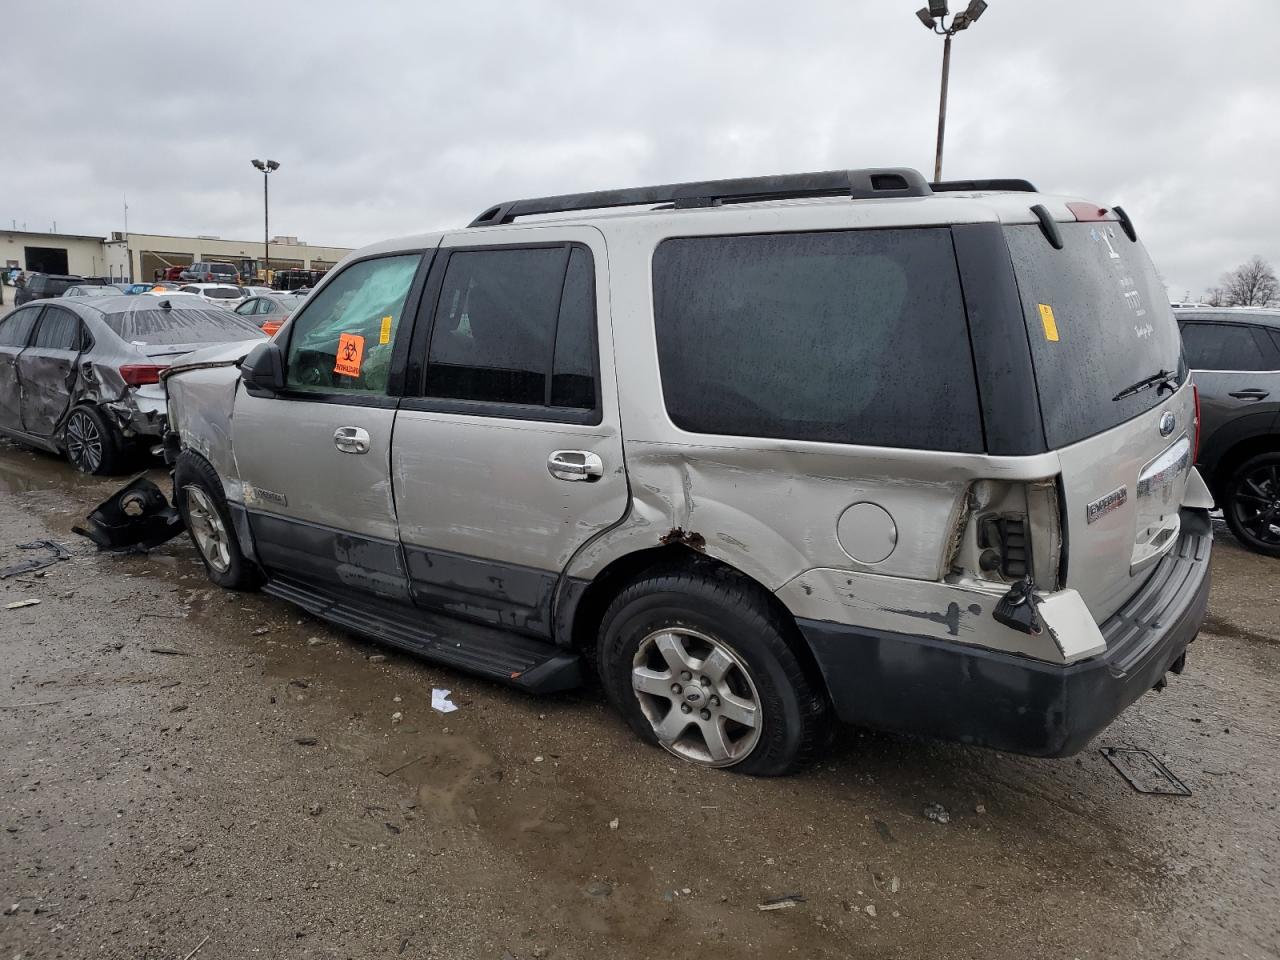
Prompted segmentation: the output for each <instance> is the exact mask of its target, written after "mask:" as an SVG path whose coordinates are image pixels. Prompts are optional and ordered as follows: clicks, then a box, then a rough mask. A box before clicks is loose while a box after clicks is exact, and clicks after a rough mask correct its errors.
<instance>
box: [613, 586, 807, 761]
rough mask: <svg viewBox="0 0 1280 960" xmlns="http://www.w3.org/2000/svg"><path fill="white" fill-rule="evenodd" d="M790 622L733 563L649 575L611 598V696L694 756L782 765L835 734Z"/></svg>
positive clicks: (803, 757)
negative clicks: (829, 729) (732, 569)
mask: <svg viewBox="0 0 1280 960" xmlns="http://www.w3.org/2000/svg"><path fill="white" fill-rule="evenodd" d="M792 634H794V627H793V626H790V625H788V624H787V623H786V622H784V620H783V619H782V617H781V616H780V615H779V614H778V612H777V611H775V610H774V609H772V608H771V607H770V605H769V603H768V602H767V600H766V598H765V596H764V595H762V594H761V592H760V591H759V588H757V587H755V585H754V584H752V583H750V582H749V581H747V580H746V579H745V578H743V577H741V576H739V575H736V574H733V573H732V572H730V571H724V570H715V571H708V572H706V573H690V572H678V573H676V572H673V573H666V574H656V575H651V576H649V577H646V578H644V579H642V580H640V581H638V582H637V583H634V584H632V585H631V586H630V587H628V588H627V589H625V590H624V591H623V592H622V593H621V594H619V595H618V597H617V598H616V599H615V600H614V601H613V603H612V604H611V605H610V606H609V609H608V610H607V611H606V613H605V616H604V620H603V622H602V624H601V631H600V640H599V646H598V662H599V668H600V677H601V680H602V681H603V683H604V688H605V693H606V694H607V696H608V697H609V700H610V702H611V703H612V704H613V705H614V707H616V708H617V709H618V710H619V711H620V712H621V713H622V715H623V716H624V717H625V718H626V720H627V722H628V724H629V725H630V726H631V728H632V729H633V730H634V731H635V732H636V733H637V734H638V735H639V736H640V737H641V739H643V740H646V741H648V742H650V743H657V744H659V745H661V746H662V747H664V748H665V749H666V750H668V751H670V752H671V753H673V754H675V755H676V756H678V757H680V758H681V759H684V760H689V761H691V762H693V763H697V764H700V765H702V766H707V767H727V768H732V769H733V770H734V771H736V772H739V773H746V774H753V775H756V776H777V775H780V774H786V773H790V772H792V771H793V770H796V769H798V768H799V767H802V766H803V765H804V764H805V763H807V762H808V761H809V760H811V759H812V758H813V757H814V756H815V755H816V754H817V752H818V751H819V749H820V748H821V747H822V745H823V743H824V742H825V735H826V729H827V701H826V697H825V694H824V692H823V691H822V689H821V687H820V686H819V685H818V684H817V683H816V682H815V681H814V680H813V678H811V677H810V676H809V673H808V672H807V671H806V669H805V668H804V666H803V664H802V663H801V661H800V659H799V657H798V656H797V655H796V651H795V649H794V648H793V647H792V644H791V641H790V639H789V638H791V635H792Z"/></svg>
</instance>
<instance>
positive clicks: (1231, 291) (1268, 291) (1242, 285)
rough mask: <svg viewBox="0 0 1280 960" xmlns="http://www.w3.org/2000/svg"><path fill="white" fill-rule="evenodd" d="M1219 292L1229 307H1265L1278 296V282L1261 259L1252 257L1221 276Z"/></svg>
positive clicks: (1273, 273)
mask: <svg viewBox="0 0 1280 960" xmlns="http://www.w3.org/2000/svg"><path fill="white" fill-rule="evenodd" d="M1221 283H1222V289H1221V291H1210V293H1211V294H1212V293H1214V292H1220V293H1221V294H1222V299H1223V301H1224V302H1225V304H1226V305H1227V306H1229V307H1265V306H1266V305H1267V304H1268V303H1270V302H1271V301H1272V300H1274V299H1276V297H1277V296H1278V295H1280V280H1277V279H1276V272H1275V271H1274V270H1272V269H1271V265H1270V264H1268V263H1267V262H1266V261H1265V260H1263V259H1262V258H1261V257H1258V256H1254V257H1252V258H1250V259H1249V260H1248V261H1247V262H1245V263H1242V264H1240V266H1238V267H1236V268H1235V269H1234V270H1232V271H1230V272H1228V273H1224V274H1223V275H1222V280H1221Z"/></svg>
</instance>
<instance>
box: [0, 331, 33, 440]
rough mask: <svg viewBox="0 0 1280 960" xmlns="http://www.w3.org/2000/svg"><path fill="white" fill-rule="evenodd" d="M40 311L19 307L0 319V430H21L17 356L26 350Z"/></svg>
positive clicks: (20, 391)
mask: <svg viewBox="0 0 1280 960" xmlns="http://www.w3.org/2000/svg"><path fill="white" fill-rule="evenodd" d="M43 309H44V307H40V306H34V307H19V308H18V309H17V310H15V311H13V312H12V313H11V314H9V315H8V316H7V317H4V318H0V427H4V428H5V429H8V430H22V429H23V427H22V383H21V381H20V380H19V379H18V355H19V354H20V353H22V351H23V350H24V349H25V348H26V346H27V343H28V342H29V341H30V339H31V332H32V331H33V330H34V329H35V327H36V322H37V321H38V320H39V318H40V311H41V310H43Z"/></svg>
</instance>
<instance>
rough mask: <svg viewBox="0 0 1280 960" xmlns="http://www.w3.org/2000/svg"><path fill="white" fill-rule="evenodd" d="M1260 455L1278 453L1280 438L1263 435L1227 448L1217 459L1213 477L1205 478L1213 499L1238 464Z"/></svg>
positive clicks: (1272, 435)
mask: <svg viewBox="0 0 1280 960" xmlns="http://www.w3.org/2000/svg"><path fill="white" fill-rule="evenodd" d="M1260 453H1280V436H1277V435H1275V434H1272V433H1264V434H1262V435H1261V436H1257V437H1249V438H1248V439H1245V440H1241V441H1240V442H1239V443H1237V444H1236V445H1235V446H1233V447H1230V448H1228V449H1227V451H1226V452H1225V453H1224V454H1223V455H1222V456H1221V457H1219V458H1218V463H1217V466H1216V467H1215V468H1214V471H1213V476H1211V477H1206V478H1205V479H1206V480H1207V481H1208V483H1209V488H1210V489H1211V490H1212V491H1213V494H1214V497H1215V498H1218V496H1219V494H1220V493H1221V491H1222V488H1223V487H1224V486H1225V485H1226V482H1227V481H1228V480H1230V479H1231V475H1232V474H1233V473H1235V472H1236V468H1237V467H1239V466H1240V464H1242V463H1244V462H1245V461H1246V460H1248V459H1249V458H1250V457H1256V456H1257V455H1258V454H1260Z"/></svg>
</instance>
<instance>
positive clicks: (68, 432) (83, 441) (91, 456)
mask: <svg viewBox="0 0 1280 960" xmlns="http://www.w3.org/2000/svg"><path fill="white" fill-rule="evenodd" d="M62 451H63V453H64V454H65V455H66V457H67V460H68V462H70V464H71V465H72V466H73V467H75V468H76V469H77V470H79V471H80V472H81V473H88V474H93V475H95V476H103V475H106V474H112V473H119V472H120V470H121V469H122V467H123V464H124V437H123V436H121V434H120V431H119V430H117V429H116V427H115V425H114V424H113V423H111V421H109V420H108V419H107V418H106V416H105V415H104V414H103V413H102V411H101V410H99V409H98V408H97V407H92V406H89V405H88V404H85V405H83V406H79V407H75V408H74V409H73V410H72V411H71V413H70V414H68V415H67V422H66V423H65V424H64V425H63V428H62Z"/></svg>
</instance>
